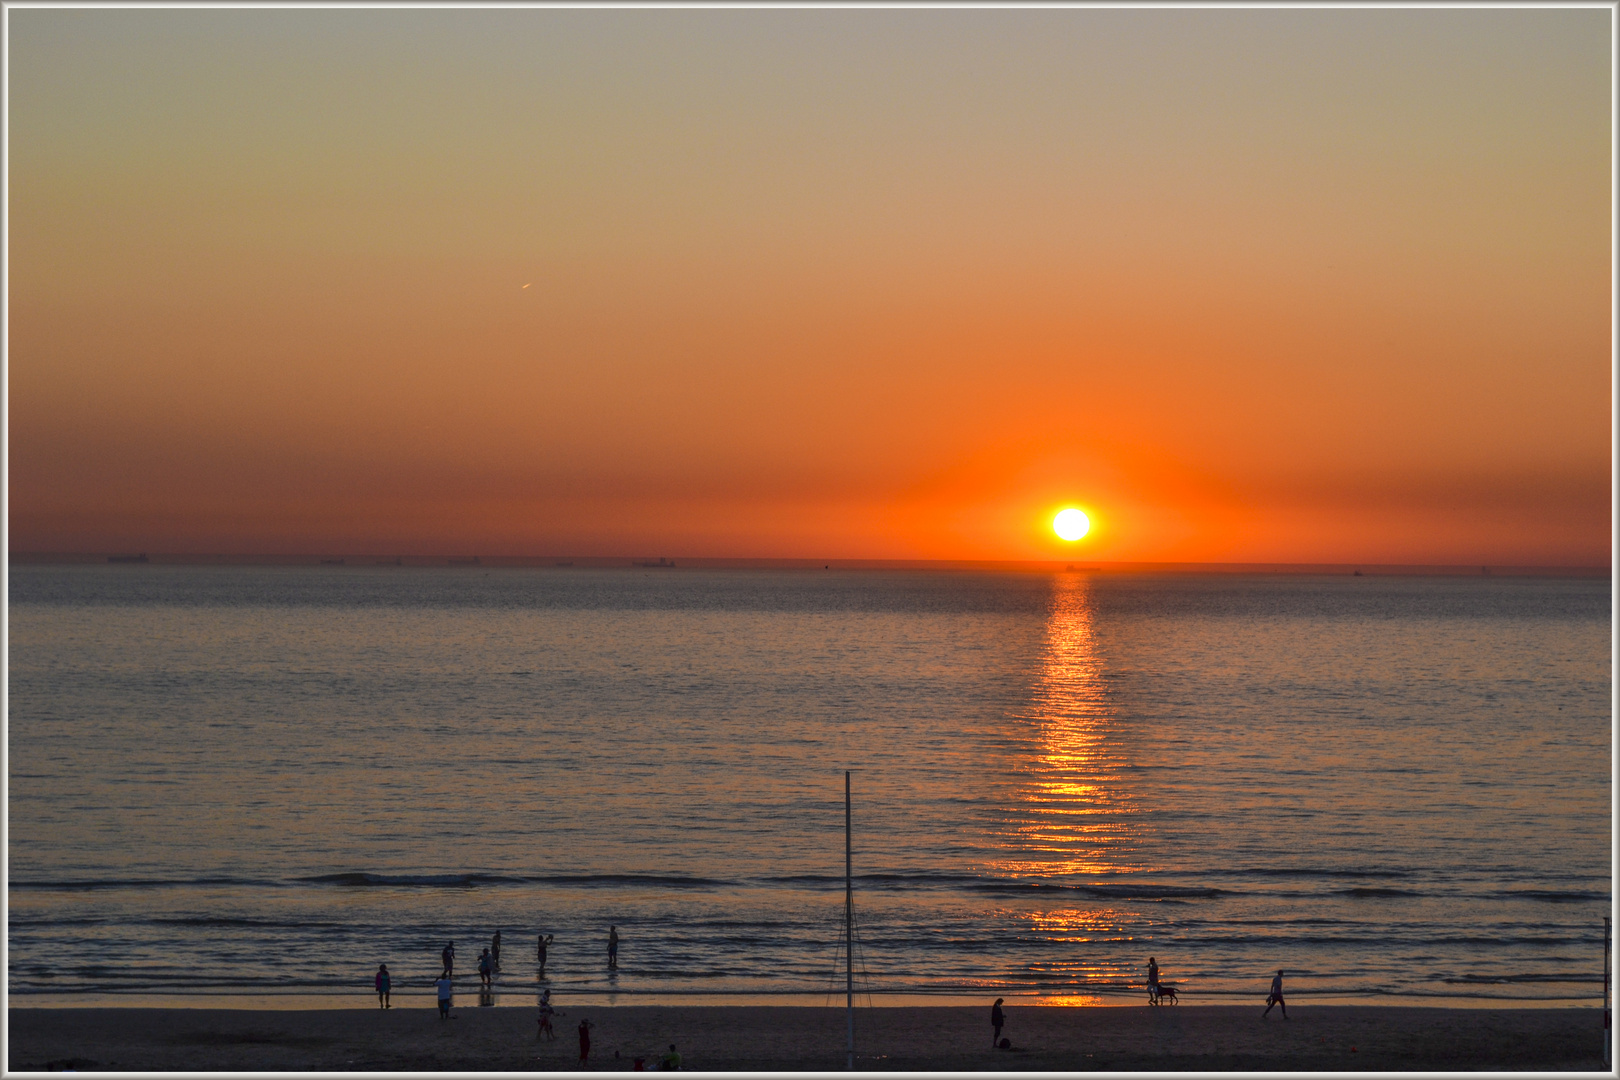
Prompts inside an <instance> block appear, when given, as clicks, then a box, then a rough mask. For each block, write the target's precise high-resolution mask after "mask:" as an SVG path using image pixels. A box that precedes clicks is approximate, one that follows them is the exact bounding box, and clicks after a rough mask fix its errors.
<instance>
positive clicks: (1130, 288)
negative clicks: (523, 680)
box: [8, 8, 1612, 564]
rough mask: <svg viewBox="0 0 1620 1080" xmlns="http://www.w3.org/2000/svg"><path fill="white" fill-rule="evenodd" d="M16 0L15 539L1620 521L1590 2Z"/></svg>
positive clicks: (1262, 535) (432, 542) (1101, 545)
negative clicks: (1082, 516) (810, 7)
mask: <svg viewBox="0 0 1620 1080" xmlns="http://www.w3.org/2000/svg"><path fill="white" fill-rule="evenodd" d="M9 15H10V41H9V46H10V116H9V118H8V119H9V125H8V127H9V151H10V206H9V211H10V233H9V241H8V242H9V245H10V252H9V254H10V281H9V287H10V296H9V301H10V322H9V334H10V337H9V365H10V366H9V386H8V389H9V418H10V442H9V451H10V469H9V481H10V487H9V492H10V514H11V516H10V530H11V532H10V543H11V547H12V549H13V550H18V551H31V550H54V551H91V552H94V551H102V550H124V549H139V550H150V551H154V552H156V551H188V552H241V553H249V552H262V553H271V552H285V553H291V552H304V553H309V552H328V551H330V552H336V551H350V552H362V551H364V552H380V553H381V552H386V553H396V552H404V553H483V554H491V555H495V554H563V553H572V554H592V553H599V554H621V553H627V554H667V555H671V556H679V555H692V556H696V555H714V556H784V557H792V556H804V557H889V558H989V559H1024V558H1066V557H1067V558H1085V559H1126V560H1158V559H1168V560H1243V561H1247V560H1256V561H1318V560H1324V561H1368V562H1446V563H1470V562H1498V563H1501V562H1532V563H1567V562H1581V563H1600V564H1601V563H1607V562H1608V561H1609V550H1610V480H1611V470H1610V461H1611V447H1610V367H1611V326H1610V298H1611V250H1610V237H1611V208H1610V198H1611V177H1610V161H1611V146H1610V124H1611V118H1610V104H1609V97H1610V86H1611V61H1610V20H1611V15H1612V13H1611V11H1610V10H1609V9H1606V8H1602V9H1587V10H1429V11H1418V10H1379V11H1354V10H1315V11H1311V10H1295V11H1277V10H1271V11H1228V10H1202V11H1196V10H1195V11H1146V10H1128V11H1106V10H1068V11H953V10H927V11H904V12H901V11H771V10H764V11H610V10H590V11H561V10H483V11H449V10H445V11H413V10H374V11H352V10H351V11H338V10H284V11H266V10H214V11H195V10H147V11H120V10H32V9H17V8H12V9H10V13H9ZM1064 505H1077V506H1081V507H1083V508H1085V509H1086V510H1088V511H1089V512H1090V513H1091V514H1092V516H1093V520H1094V522H1095V528H1094V530H1093V533H1092V535H1091V536H1090V537H1089V538H1087V539H1086V540H1084V541H1082V542H1080V543H1079V544H1075V545H1068V544H1065V543H1064V542H1063V541H1060V540H1058V539H1057V538H1056V537H1055V536H1053V534H1052V532H1051V529H1050V525H1049V523H1050V519H1051V515H1052V513H1053V512H1054V511H1055V510H1057V509H1058V508H1060V507H1061V506H1064Z"/></svg>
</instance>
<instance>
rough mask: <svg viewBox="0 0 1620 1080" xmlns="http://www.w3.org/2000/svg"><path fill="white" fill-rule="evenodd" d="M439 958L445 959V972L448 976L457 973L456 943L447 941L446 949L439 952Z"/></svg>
mask: <svg viewBox="0 0 1620 1080" xmlns="http://www.w3.org/2000/svg"><path fill="white" fill-rule="evenodd" d="M439 959H440V960H442V961H444V974H445V977H446V978H450V977H451V976H453V975H455V973H456V971H455V968H456V943H455V942H453V941H447V942H445V945H444V950H443V951H442V952H440V953H439Z"/></svg>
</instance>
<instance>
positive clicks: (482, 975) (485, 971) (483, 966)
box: [478, 949, 495, 986]
mask: <svg viewBox="0 0 1620 1080" xmlns="http://www.w3.org/2000/svg"><path fill="white" fill-rule="evenodd" d="M494 963H495V962H494V961H493V960H491V959H490V956H489V950H488V949H485V950H484V951H483V952H482V953H480V954H479V957H478V981H479V982H481V983H483V984H484V985H485V986H488V985H489V975H490V970H491V968H492V967H493V966H494Z"/></svg>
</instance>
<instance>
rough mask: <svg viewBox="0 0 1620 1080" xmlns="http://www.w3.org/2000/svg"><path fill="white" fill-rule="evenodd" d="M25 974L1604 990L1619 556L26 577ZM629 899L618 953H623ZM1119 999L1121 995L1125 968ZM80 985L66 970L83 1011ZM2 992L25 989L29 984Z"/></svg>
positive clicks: (234, 979)
mask: <svg viewBox="0 0 1620 1080" xmlns="http://www.w3.org/2000/svg"><path fill="white" fill-rule="evenodd" d="M9 594H10V626H9V628H10V641H9V650H8V659H9V663H10V683H9V692H10V699H9V705H10V714H9V719H10V729H9V742H8V751H9V758H8V770H9V780H10V800H9V813H10V821H9V824H10V834H9V848H8V853H9V860H10V861H9V874H10V877H9V890H8V901H9V908H8V913H7V926H8V930H9V946H10V952H9V967H8V971H7V979H8V984H9V988H10V992H11V993H12V994H13V995H19V996H21V995H28V994H52V995H60V994H83V995H87V996H95V995H107V994H117V993H128V994H142V995H154V994H176V993H210V994H218V993H225V992H249V993H260V994H262V993H270V992H285V993H298V994H320V993H335V992H344V991H351V990H352V991H354V992H355V993H356V994H358V995H361V996H362V997H361V998H360V1000H361V1001H362V1003H363V1001H364V998H363V995H365V994H367V993H369V988H370V982H371V975H372V973H373V972H374V971H375V970H376V967H377V964H378V963H380V962H386V963H387V964H388V965H389V968H390V970H391V971H392V972H393V973H394V977H395V980H396V983H399V984H403V985H405V986H407V987H410V988H412V989H413V990H414V991H415V992H417V993H420V994H423V995H426V994H430V993H431V992H432V991H431V989H430V986H429V984H430V982H431V979H432V978H433V977H434V976H435V975H436V973H437V971H438V967H439V960H438V958H439V950H440V948H441V947H442V946H443V945H444V943H445V942H446V941H447V940H451V939H453V940H454V941H455V942H456V946H457V951H458V953H459V961H458V973H464V980H465V981H464V983H463V985H465V986H467V987H468V988H470V987H471V986H472V983H473V981H474V977H473V976H472V974H471V972H472V969H473V966H474V958H475V956H476V954H477V952H478V950H479V949H480V948H482V947H483V946H484V945H486V944H487V943H488V939H489V936H490V935H491V933H493V932H494V931H495V930H497V929H499V930H500V931H501V932H502V938H503V943H504V956H503V968H504V969H505V970H504V972H503V976H502V979H503V982H504V983H505V984H506V985H508V986H509V987H515V986H526V987H528V988H529V990H530V994H529V997H528V999H527V1000H529V1001H532V1000H533V999H532V989H533V987H534V985H535V972H534V964H533V956H534V943H535V935H536V934H537V933H539V932H546V933H551V934H554V935H555V943H554V945H553V947H552V949H551V953H550V961H549V963H548V966H547V970H546V975H547V977H548V979H549V980H550V982H549V985H551V986H553V987H554V988H556V989H557V991H558V992H559V993H560V994H563V995H566V994H569V993H587V992H591V993H599V992H603V991H606V990H613V991H616V992H618V993H620V994H623V995H627V998H625V999H621V1000H633V998H629V997H628V996H629V995H637V994H683V995H684V994H696V993H726V994H737V993H760V992H769V993H783V992H792V993H798V994H814V993H825V992H826V991H827V990H828V989H829V988H831V987H833V986H838V987H840V988H841V986H842V979H841V977H840V976H839V975H838V971H839V969H840V967H841V965H842V963H843V959H842V953H841V951H840V948H841V944H840V943H841V939H842V937H843V933H842V918H843V872H844V801H843V795H844V770H846V769H848V770H851V771H852V772H853V790H854V800H853V801H854V818H853V820H854V868H855V889H856V909H857V915H858V931H859V941H858V945H857V949H856V957H855V959H856V973H857V979H858V982H859V983H861V984H862V986H864V987H865V988H867V989H869V990H871V991H873V992H876V993H882V992H911V993H917V992H936V993H946V992H951V993H967V992H972V993H975V994H984V993H988V992H990V991H995V992H996V993H1028V994H1040V995H1045V996H1048V997H1050V998H1054V999H1072V1000H1103V1001H1112V1000H1119V1001H1125V1000H1135V998H1134V995H1138V994H1140V992H1141V991H1140V985H1141V982H1142V978H1143V965H1144V964H1145V963H1146V961H1147V958H1148V957H1149V956H1150V955H1152V956H1156V957H1157V958H1158V961H1159V964H1160V966H1161V968H1162V969H1163V972H1164V978H1165V979H1166V980H1170V981H1174V982H1176V983H1178V984H1179V985H1180V986H1181V987H1182V988H1183V989H1184V990H1185V991H1187V992H1189V993H1190V994H1191V995H1192V996H1193V998H1194V999H1198V998H1206V999H1208V1000H1212V1001H1223V1000H1232V996H1233V995H1246V996H1248V997H1251V998H1255V999H1259V998H1261V997H1263V996H1264V993H1265V989H1266V986H1267V985H1268V983H1269V977H1270V973H1271V972H1272V971H1274V970H1275V969H1277V968H1285V969H1287V970H1288V972H1289V976H1288V987H1289V991H1290V996H1297V997H1300V998H1309V997H1311V996H1312V995H1325V996H1333V997H1339V998H1344V997H1350V998H1359V999H1375V998H1376V999H1381V1000H1390V999H1391V998H1392V997H1394V998H1400V999H1405V1000H1423V999H1436V1000H1438V999H1457V998H1460V997H1473V998H1476V999H1481V1000H1484V999H1506V1000H1510V1001H1526V1000H1549V999H1571V998H1580V999H1585V1000H1595V999H1597V998H1598V997H1599V996H1600V995H1601V972H1602V958H1603V923H1602V920H1603V916H1604V915H1606V914H1608V913H1609V910H1610V881H1611V874H1612V870H1613V867H1612V864H1611V840H1612V838H1611V835H1610V818H1611V806H1610V792H1611V786H1610V776H1611V767H1612V762H1611V760H1610V745H1611V714H1610V702H1611V687H1612V672H1611V668H1610V634H1611V625H1610V584H1609V582H1608V581H1607V580H1574V579H1495V578H1479V579H1464V578H1414V577H1395V578H1388V577H1361V578H1353V577H1289V576H1266V577H1240V576H1110V575H1097V576H1088V575H1084V574H1059V575H1039V574H965V573H944V572H914V573H881V572H836V571H822V572H809V571H805V572H746V571H712V572H711V571H693V570H687V569H679V570H653V569H640V570H630V569H625V570H586V569H568V568H556V569H544V570H518V569H496V570H491V569H485V568H475V567H467V568H459V567H458V568H443V569H425V568H411V567H354V566H345V567H319V568H314V567H310V568H246V569H244V568H198V567H165V566H153V565H147V566H75V567H61V566H57V567H38V566H19V567H14V568H12V570H11V574H10V589H9ZM610 924H613V925H617V927H618V928H619V933H620V934H621V935H622V938H623V944H622V946H621V949H620V961H619V968H618V971H617V973H616V975H610V973H609V972H608V971H607V970H606V964H605V937H606V933H607V928H608V926H609V925H610ZM1127 993H1128V994H1131V995H1133V998H1130V999H1127V998H1125V997H1123V995H1125V994H1127ZM87 999H88V997H87ZM13 1000H14V1002H16V1001H17V1000H18V999H17V998H14V999H13Z"/></svg>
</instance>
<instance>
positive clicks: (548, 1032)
mask: <svg viewBox="0 0 1620 1080" xmlns="http://www.w3.org/2000/svg"><path fill="white" fill-rule="evenodd" d="M555 1015H557V1010H556V1009H553V1008H552V1007H551V991H550V990H547V991H546V992H545V993H543V994H541V995H540V1033H539V1034H538V1035H536V1036H535V1038H537V1039H555V1038H556V1037H557V1033H556V1031H554V1030H552V1027H551V1018H552V1017H553V1016H555Z"/></svg>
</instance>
